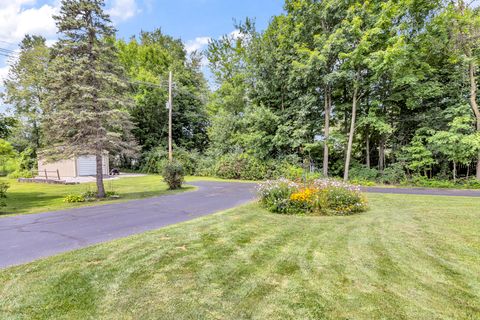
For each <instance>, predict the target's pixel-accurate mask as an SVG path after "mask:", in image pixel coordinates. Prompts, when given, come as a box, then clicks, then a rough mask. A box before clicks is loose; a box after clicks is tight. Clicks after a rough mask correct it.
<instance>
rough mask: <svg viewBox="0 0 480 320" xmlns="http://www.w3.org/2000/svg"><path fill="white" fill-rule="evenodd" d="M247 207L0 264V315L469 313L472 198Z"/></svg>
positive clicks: (472, 302)
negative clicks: (331, 209) (313, 213)
mask: <svg viewBox="0 0 480 320" xmlns="http://www.w3.org/2000/svg"><path fill="white" fill-rule="evenodd" d="M368 198H369V200H370V206H371V210H370V211H369V212H366V213H363V214H360V215H356V216H351V217H295V216H281V215H275V214H270V213H268V212H266V211H264V210H263V209H260V208H259V207H258V206H257V205H256V204H250V205H247V206H243V207H240V208H236V209H233V210H231V211H228V212H224V213H219V214H216V215H213V216H208V217H204V218H201V219H197V220H193V221H190V222H187V223H182V224H179V225H175V226H171V227H168V228H165V229H161V230H157V231H154V232H150V233H146V234H141V235H137V236H133V237H129V238H125V239H121V240H117V241H113V242H110V243H106V244H102V245H97V246H94V247H90V248H86V249H82V250H79V251H75V252H71V253H67V254H62V255H59V256H56V257H52V258H48V259H45V260H41V261H38V262H34V263H31V264H27V265H23V266H19V267H13V268H9V269H5V270H3V271H0V297H1V299H0V319H175V320H179V319H295V320H298V319H479V318H480V235H479V231H480V199H475V198H454V197H429V196H410V195H409V196H405V195H376V194H371V195H369V196H368Z"/></svg>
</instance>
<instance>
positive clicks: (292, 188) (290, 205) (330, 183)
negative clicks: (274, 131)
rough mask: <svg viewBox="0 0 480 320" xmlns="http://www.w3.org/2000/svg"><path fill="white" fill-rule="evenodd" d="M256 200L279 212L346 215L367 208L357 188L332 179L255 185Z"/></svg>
mask: <svg viewBox="0 0 480 320" xmlns="http://www.w3.org/2000/svg"><path fill="white" fill-rule="evenodd" d="M258 194H259V196H260V203H261V204H262V205H263V206H264V207H266V208H267V209H268V210H270V211H271V212H274V213H281V214H301V215H306V214H308V215H350V214H354V213H359V212H363V211H365V210H367V202H366V199H365V198H364V197H363V195H362V194H361V192H360V189H359V188H358V187H355V186H353V185H349V184H346V183H342V182H339V181H335V180H326V179H320V180H313V181H311V182H309V183H308V184H301V183H296V182H293V181H291V180H288V179H279V180H271V181H266V182H264V183H262V184H260V185H259V187H258Z"/></svg>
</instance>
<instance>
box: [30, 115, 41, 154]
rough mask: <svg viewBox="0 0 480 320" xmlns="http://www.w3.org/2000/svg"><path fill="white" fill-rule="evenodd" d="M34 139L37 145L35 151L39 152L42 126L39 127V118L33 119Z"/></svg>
mask: <svg viewBox="0 0 480 320" xmlns="http://www.w3.org/2000/svg"><path fill="white" fill-rule="evenodd" d="M32 126H33V135H34V137H33V140H34V142H33V143H34V145H35V152H37V151H38V150H39V149H40V128H39V127H38V124H37V119H36V118H35V119H33V123H32Z"/></svg>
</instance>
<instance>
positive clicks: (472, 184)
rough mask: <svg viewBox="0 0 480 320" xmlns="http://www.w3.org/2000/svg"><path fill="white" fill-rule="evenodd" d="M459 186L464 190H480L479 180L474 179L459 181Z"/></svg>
mask: <svg viewBox="0 0 480 320" xmlns="http://www.w3.org/2000/svg"><path fill="white" fill-rule="evenodd" d="M459 184H460V185H461V186H462V187H463V188H465V189H480V180H477V179H476V178H470V179H464V180H460V181H459Z"/></svg>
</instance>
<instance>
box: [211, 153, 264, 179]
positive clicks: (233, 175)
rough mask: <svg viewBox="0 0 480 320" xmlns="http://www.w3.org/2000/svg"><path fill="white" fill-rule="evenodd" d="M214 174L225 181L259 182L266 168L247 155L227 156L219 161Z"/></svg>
mask: <svg viewBox="0 0 480 320" xmlns="http://www.w3.org/2000/svg"><path fill="white" fill-rule="evenodd" d="M215 172H216V176H218V177H220V178H225V179H241V180H261V179H264V178H265V176H266V175H267V166H266V165H265V163H263V162H261V161H259V160H258V159H257V158H255V157H253V156H250V155H248V154H227V155H225V156H223V157H221V158H220V159H219V161H218V162H217V164H216V167H215Z"/></svg>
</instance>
